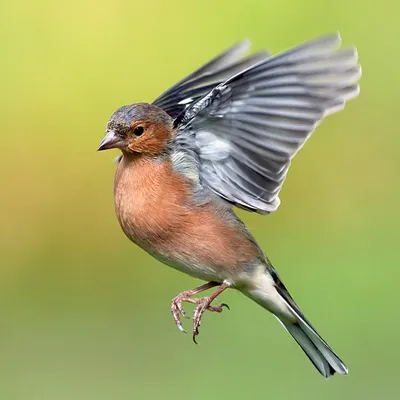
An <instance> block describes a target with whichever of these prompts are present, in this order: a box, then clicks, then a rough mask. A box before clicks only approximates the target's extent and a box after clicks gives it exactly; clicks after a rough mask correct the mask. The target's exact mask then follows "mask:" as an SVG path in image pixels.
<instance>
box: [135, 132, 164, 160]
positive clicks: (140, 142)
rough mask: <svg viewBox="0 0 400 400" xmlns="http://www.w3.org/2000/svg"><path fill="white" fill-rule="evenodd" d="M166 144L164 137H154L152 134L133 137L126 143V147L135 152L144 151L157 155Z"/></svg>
mask: <svg viewBox="0 0 400 400" xmlns="http://www.w3.org/2000/svg"><path fill="white" fill-rule="evenodd" d="M165 145H166V139H165V138H156V137H154V136H147V137H145V136H142V137H140V138H137V139H135V140H134V141H133V142H132V143H130V144H129V145H128V148H129V149H130V150H131V151H133V152H136V153H146V154H154V155H157V154H159V153H160V152H161V151H163V150H164V148H165Z"/></svg>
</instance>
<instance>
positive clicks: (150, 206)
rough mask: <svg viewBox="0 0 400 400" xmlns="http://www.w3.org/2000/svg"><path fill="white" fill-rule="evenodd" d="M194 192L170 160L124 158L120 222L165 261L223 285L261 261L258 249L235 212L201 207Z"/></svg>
mask: <svg viewBox="0 0 400 400" xmlns="http://www.w3.org/2000/svg"><path fill="white" fill-rule="evenodd" d="M191 190H192V186H191V182H190V181H188V180H187V179H185V178H184V177H183V176H181V175H179V174H177V173H176V172H175V171H173V169H172V166H171V163H170V162H169V161H164V162H157V161H154V160H151V159H146V158H137V159H130V160H129V159H126V157H124V159H123V160H122V161H121V162H120V164H119V166H118V169H117V172H116V176H115V184H114V195H115V208H116V213H117V217H118V220H119V222H120V224H121V227H122V229H123V231H124V232H125V234H126V235H127V236H128V237H129V238H130V239H131V240H132V241H134V242H135V243H137V244H138V245H139V246H141V247H142V248H144V249H145V250H146V251H148V252H149V253H151V254H152V255H153V256H155V257H157V258H159V259H160V260H162V261H163V262H165V263H167V264H169V265H171V266H172V267H174V268H177V269H179V270H182V271H183V272H186V273H188V274H190V275H193V276H196V277H199V278H201V279H209V280H218V281H219V280H221V281H222V280H224V279H227V278H228V277H229V276H230V275H231V274H237V273H238V272H240V270H241V269H242V267H243V265H244V264H245V263H248V262H249V261H251V260H253V259H254V258H256V257H257V255H258V249H257V247H256V246H255V245H254V243H253V242H252V241H251V240H249V236H248V234H246V232H245V230H244V228H243V226H242V225H241V223H240V222H239V221H238V220H236V219H234V218H232V214H231V211H230V210H229V209H225V210H223V209H221V207H219V209H218V210H217V208H216V207H218V206H217V205H216V203H215V202H213V201H212V199H210V202H206V203H205V204H202V205H196V204H195V203H193V199H192V195H191V194H192V193H191ZM224 216H225V217H226V218H225V217H224Z"/></svg>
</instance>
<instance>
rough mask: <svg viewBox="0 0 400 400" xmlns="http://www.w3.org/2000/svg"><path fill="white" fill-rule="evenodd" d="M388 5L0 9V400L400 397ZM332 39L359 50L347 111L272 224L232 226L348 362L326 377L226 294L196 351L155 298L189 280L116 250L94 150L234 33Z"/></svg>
mask: <svg viewBox="0 0 400 400" xmlns="http://www.w3.org/2000/svg"><path fill="white" fill-rule="evenodd" d="M399 11H400V7H399V5H398V2H395V1H390V2H389V0H382V1H379V2H377V1H372V0H352V1H349V0H336V1H331V0H329V1H326V0H320V1H311V0H307V1H296V0H280V1H277V0H273V1H257V2H251V1H246V2H245V1H220V2H216V1H202V2H189V1H174V2H172V1H161V0H159V1H156V2H154V1H140V2H139V1H134V0H129V1H122V0H119V1H108V2H107V1H104V0H79V1H77V0H71V1H44V0H38V1H34V2H33V1H28V0H25V1H23V0H20V1H18V0H17V1H10V0H8V1H4V0H3V1H2V2H1V5H0V50H1V63H0V88H1V96H0V103H1V104H0V105H1V164H2V165H1V169H0V182H1V196H0V213H1V215H0V218H1V219H0V220H1V223H0V239H1V240H0V264H1V265H0V398H1V399H4V400H14V399H29V400H50V399H51V400H63V399H65V400H71V399H74V400H81V399H82V400H90V399H96V400H103V399H119V400H125V399H174V400H176V399H186V398H188V399H192V400H197V399H225V398H230V399H247V398H252V399H297V400H301V399H308V400H309V399H324V400H329V399H339V398H340V399H359V398H360V399H361V398H362V399H376V398H379V399H396V398H399V397H400V388H399V385H400V383H399V358H400V345H399V327H400V322H399V307H398V306H399V300H400V298H399V297H400V296H399V294H398V293H399V283H398V280H399V269H398V267H399V256H398V249H399V244H398V241H399V229H398V228H399V222H400V211H399V205H400V202H399V188H398V183H399V168H400V158H399V155H398V154H399V152H398V147H399V145H400V135H399V132H398V128H397V121H398V118H397V114H398V113H399V103H398V93H399V92H398V91H399V80H400V79H399V76H400V74H399V67H400V64H399V57H400V56H399V50H400V46H399V39H398V38H399V37H400V24H399V22H398V15H399ZM336 30H339V31H340V32H341V34H342V37H343V40H344V44H348V45H351V44H355V45H357V48H358V51H359V54H360V62H361V64H362V66H363V78H362V80H361V95H360V97H359V98H358V99H357V100H355V101H352V102H350V103H349V104H348V105H347V107H346V109H345V111H344V112H341V113H340V114H337V115H334V116H332V117H330V118H328V120H327V121H325V122H324V123H323V124H322V125H321V126H320V127H319V128H318V129H317V131H316V133H315V134H314V136H313V138H312V139H311V140H310V141H309V142H308V143H307V145H306V146H305V148H304V149H303V150H302V151H301V152H300V154H299V155H298V156H297V158H296V160H295V161H294V162H293V166H292V169H291V172H290V174H289V177H288V179H287V181H286V184H285V186H284V188H283V191H282V193H281V199H282V205H281V207H280V209H279V211H278V212H277V213H275V214H273V215H270V216H268V217H261V216H258V215H253V214H245V213H243V212H240V215H241V216H242V217H243V218H244V220H245V222H246V223H247V224H248V226H249V227H250V229H251V231H252V232H253V233H254V235H255V237H256V238H257V239H258V241H259V242H260V244H261V246H262V247H263V248H264V250H265V251H266V253H267V254H268V255H269V257H270V258H271V260H272V262H273V263H274V265H275V266H276V267H277V269H278V271H279V272H280V275H281V277H282V279H283V280H284V282H285V284H286V285H287V286H288V287H289V289H290V291H291V293H292V295H293V296H294V297H295V299H296V300H297V302H298V303H299V304H300V306H301V308H302V309H303V311H304V313H305V314H306V315H307V317H308V318H309V319H310V320H311V321H312V322H313V324H314V325H315V327H316V328H317V329H318V330H319V331H320V333H321V334H322V335H323V336H324V338H326V340H327V341H328V342H329V343H330V344H331V345H332V347H333V348H334V349H335V350H336V351H337V352H338V353H339V355H340V356H341V357H342V358H343V359H344V361H345V362H346V363H347V364H348V367H349V371H350V373H349V376H347V377H341V376H338V377H336V376H335V377H334V378H333V379H331V380H329V381H326V380H324V379H323V378H322V377H321V376H320V375H319V374H318V372H317V371H316V370H315V369H314V367H313V366H312V365H311V364H310V363H309V361H308V360H307V359H306V358H305V357H304V355H303V353H302V352H301V351H300V350H299V349H298V347H297V345H296V344H295V342H294V341H293V340H292V339H291V338H290V337H289V335H287V334H286V333H285V332H284V330H283V329H282V328H281V326H280V325H279V324H278V323H277V322H276V321H275V320H274V318H272V317H271V315H269V314H268V313H267V312H265V311H264V310H263V309H261V308H260V307H258V306H257V305H255V304H254V303H252V302H250V301H249V300H248V299H246V298H245V297H244V296H242V295H241V294H239V293H236V292H234V291H231V292H227V293H226V294H224V295H223V301H226V302H227V303H228V304H229V305H230V307H231V311H230V312H224V313H222V314H221V315H214V314H207V315H206V316H205V318H204V323H203V325H202V329H201V335H200V337H199V343H200V344H199V346H195V345H194V344H193V343H192V341H191V338H190V335H184V334H181V333H180V332H179V331H178V330H177V329H176V327H175V326H174V324H173V321H172V319H171V316H170V313H169V305H170V299H171V298H172V297H174V296H175V295H176V294H177V293H179V292H180V291H182V290H185V289H189V288H191V287H193V286H195V285H197V284H198V283H199V282H198V281H196V280H194V279H192V278H190V277H187V276H184V275H183V274H180V273H178V272H176V271H173V270H171V269H169V268H167V267H165V266H164V265H162V264H160V263H159V262H157V261H155V260H153V259H152V258H150V257H149V256H148V255H146V254H145V253H144V252H143V251H141V250H140V249H138V248H137V247H135V246H134V245H133V244H132V243H130V242H129V241H128V239H126V238H125V237H124V236H123V234H122V231H121V230H120V228H119V226H118V223H117V221H116V218H115V215H114V210H113V198H112V179H113V174H114V170H115V165H114V164H113V163H112V160H113V158H114V156H116V155H117V152H115V153H114V154H113V153H112V152H104V153H96V151H95V150H96V148H97V146H98V144H99V142H100V140H101V139H102V137H103V134H104V131H105V125H106V122H107V120H108V118H109V116H110V115H111V113H112V112H113V111H114V110H115V109H116V108H118V107H119V106H121V105H123V104H129V103H133V102H136V101H152V100H153V99H155V98H156V97H157V96H158V95H159V94H160V93H161V92H162V91H163V90H164V89H167V88H168V87H169V86H170V85H172V84H173V83H175V82H176V81H177V80H178V79H180V78H182V77H183V76H185V75H186V74H188V73H190V72H191V71H192V70H193V69H195V68H196V67H198V66H199V65H200V64H201V63H203V62H205V61H207V60H208V59H210V58H211V57H213V56H214V55H215V54H217V53H218V52H220V51H222V50H223V49H225V48H227V47H229V46H230V45H231V44H232V43H234V42H236V41H238V40H240V39H242V38H244V37H247V38H249V39H251V40H252V41H253V43H254V48H255V49H261V48H264V47H266V48H268V49H269V50H270V51H272V52H273V53H276V52H278V51H281V50H284V49H286V48H288V47H290V46H293V45H296V44H298V43H300V42H303V41H305V40H307V39H311V38H314V37H317V36H319V35H321V34H324V33H327V32H332V31H336ZM187 310H188V311H191V310H192V307H191V305H188V306H187ZM185 323H186V325H185V326H186V327H187V328H189V327H190V321H185Z"/></svg>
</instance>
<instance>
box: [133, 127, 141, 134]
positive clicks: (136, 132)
mask: <svg viewBox="0 0 400 400" xmlns="http://www.w3.org/2000/svg"><path fill="white" fill-rule="evenodd" d="M143 132H144V128H143V126H137V127H136V128H135V129H134V130H133V134H134V135H136V136H140V135H142V134H143Z"/></svg>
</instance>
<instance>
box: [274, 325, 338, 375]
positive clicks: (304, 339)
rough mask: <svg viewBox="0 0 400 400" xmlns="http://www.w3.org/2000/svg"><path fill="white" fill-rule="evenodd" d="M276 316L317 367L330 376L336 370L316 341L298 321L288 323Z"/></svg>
mask: <svg viewBox="0 0 400 400" xmlns="http://www.w3.org/2000/svg"><path fill="white" fill-rule="evenodd" d="M276 318H277V320H278V321H279V322H280V323H281V324H282V326H283V327H284V328H285V329H286V330H287V331H288V332H289V333H290V334H291V335H292V337H293V339H294V340H295V341H296V342H297V344H298V345H299V346H300V347H301V348H302V350H303V351H304V353H305V354H306V356H307V357H308V358H309V359H310V361H311V362H312V363H313V364H314V366H315V368H317V370H318V371H319V372H320V373H321V374H322V375H323V376H324V377H325V378H329V377H330V376H332V375H333V374H334V373H335V372H336V371H335V369H333V368H332V366H331V365H330V364H329V362H328V361H327V360H326V359H325V357H324V355H323V354H322V353H321V352H320V351H319V350H318V348H317V346H316V345H315V344H314V342H313V341H312V340H311V339H310V338H309V337H308V336H307V335H306V334H305V333H304V331H303V330H302V329H301V326H300V325H299V324H298V323H286V322H283V321H281V320H280V319H279V318H278V317H276Z"/></svg>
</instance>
